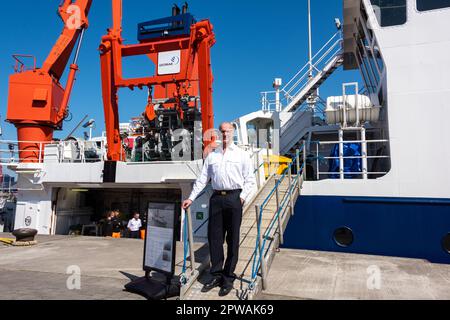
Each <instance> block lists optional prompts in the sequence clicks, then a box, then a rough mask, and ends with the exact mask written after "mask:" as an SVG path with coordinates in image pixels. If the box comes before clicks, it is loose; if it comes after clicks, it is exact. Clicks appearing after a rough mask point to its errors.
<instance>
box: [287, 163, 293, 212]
mask: <svg viewBox="0 0 450 320" xmlns="http://www.w3.org/2000/svg"><path fill="white" fill-rule="evenodd" d="M288 170H289V171H288V179H289V189H288V194H289V209H290V210H291V217H292V216H294V202H293V201H292V192H291V189H292V164H291V165H290V166H289V168H288Z"/></svg>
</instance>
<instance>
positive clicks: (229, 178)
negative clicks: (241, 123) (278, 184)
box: [183, 122, 256, 296]
mask: <svg viewBox="0 0 450 320" xmlns="http://www.w3.org/2000/svg"><path fill="white" fill-rule="evenodd" d="M220 131H221V133H222V147H218V148H216V149H215V150H214V151H213V152H211V153H210V154H209V155H208V157H207V158H206V160H205V163H204V166H203V170H202V173H201V175H200V177H199V178H198V180H197V181H196V182H195V184H194V188H193V191H192V193H191V195H190V197H189V199H187V200H185V201H184V202H183V209H188V208H189V207H190V206H191V205H192V203H193V202H194V201H195V199H196V198H197V197H198V195H199V194H200V193H201V192H202V190H203V189H204V188H205V187H206V185H207V184H208V182H209V181H211V184H212V188H213V190H214V194H213V196H212V197H211V200H210V206H209V225H208V242H209V249H210V257H211V270H210V272H211V274H212V276H213V279H212V281H211V282H209V283H207V284H206V285H205V286H204V288H203V289H202V292H208V291H210V290H211V289H213V288H215V287H218V286H220V287H221V289H220V292H219V295H220V296H226V295H228V294H229V293H230V292H231V290H232V289H233V283H234V280H235V279H236V275H235V274H234V271H235V269H236V265H237V262H238V260H239V242H240V229H241V223H242V212H243V207H244V204H245V203H246V201H249V200H250V199H251V197H252V196H253V194H254V193H255V192H256V178H255V174H254V166H253V164H252V161H251V159H250V155H249V154H248V153H247V152H245V151H244V150H242V149H241V148H239V147H238V146H236V145H235V144H234V142H233V138H234V127H233V125H232V124H231V123H228V122H227V123H223V124H222V125H221V126H220ZM225 239H226V242H227V247H228V251H227V259H226V261H225V265H224V260H225V257H224V252H223V244H224V240H225Z"/></svg>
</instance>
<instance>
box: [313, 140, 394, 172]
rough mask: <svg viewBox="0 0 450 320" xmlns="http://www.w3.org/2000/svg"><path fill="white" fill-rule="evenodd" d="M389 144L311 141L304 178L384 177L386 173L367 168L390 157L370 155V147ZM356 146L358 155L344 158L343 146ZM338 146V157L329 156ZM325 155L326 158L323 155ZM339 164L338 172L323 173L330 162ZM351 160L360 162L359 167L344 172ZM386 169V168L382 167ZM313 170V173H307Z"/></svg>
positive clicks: (360, 141)
mask: <svg viewBox="0 0 450 320" xmlns="http://www.w3.org/2000/svg"><path fill="white" fill-rule="evenodd" d="M388 142H389V140H387V139H378V140H341V141H311V142H310V152H309V155H308V156H307V163H308V164H309V165H310V166H306V167H305V176H307V177H309V176H310V174H314V175H315V180H316V181H318V180H324V179H330V178H332V179H341V180H344V179H357V178H360V179H369V178H370V177H373V176H384V175H386V174H387V173H388V172H387V171H370V170H369V169H368V168H369V167H370V166H369V162H370V161H378V162H379V161H383V160H389V159H390V158H391V157H390V156H389V155H387V154H375V155H374V154H371V153H370V147H369V146H370V145H374V144H378V145H381V146H384V145H386V144H387V143H388ZM348 144H356V145H360V147H361V152H360V154H358V155H352V156H345V155H344V152H343V149H344V146H345V145H348ZM336 146H339V152H338V156H332V155H330V154H331V153H332V149H333V148H335V147H336ZM377 150H383V148H378V149H377ZM324 154H326V156H325V155H324ZM336 160H337V163H338V164H339V171H337V172H336V171H334V172H333V171H323V170H322V168H323V167H326V166H328V167H330V162H332V161H336ZM352 160H360V165H359V166H358V165H357V167H358V168H357V170H356V171H353V172H352V171H345V170H344V168H345V164H346V163H347V162H350V161H352ZM384 167H388V166H384ZM311 168H313V170H314V173H310V172H307V173H306V171H307V170H311Z"/></svg>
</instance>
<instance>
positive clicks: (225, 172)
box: [189, 144, 256, 201]
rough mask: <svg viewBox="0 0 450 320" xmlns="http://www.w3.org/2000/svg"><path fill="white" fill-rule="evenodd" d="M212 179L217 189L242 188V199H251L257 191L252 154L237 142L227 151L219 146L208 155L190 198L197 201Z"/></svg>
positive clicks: (214, 187)
mask: <svg viewBox="0 0 450 320" xmlns="http://www.w3.org/2000/svg"><path fill="white" fill-rule="evenodd" d="M210 180H211V184H212V188H213V189H214V190H217V191H230V190H238V189H242V193H241V199H243V200H245V201H248V200H250V198H251V197H252V196H253V194H254V192H256V178H255V174H254V166H253V164H252V161H251V159H250V155H249V154H248V153H247V152H245V151H244V150H242V149H241V148H239V147H238V146H236V145H235V144H231V145H229V146H228V147H227V148H226V151H225V153H223V149H222V148H217V149H216V150H214V151H213V152H211V153H210V154H209V155H208V157H207V158H206V160H205V164H204V165H203V170H202V173H201V175H200V177H199V178H198V179H197V181H196V182H195V184H194V188H193V191H192V193H191V196H190V197H189V200H191V201H195V199H196V198H197V197H198V195H199V194H200V193H201V192H202V190H203V189H204V188H205V187H206V185H207V184H208V182H209V181H210Z"/></svg>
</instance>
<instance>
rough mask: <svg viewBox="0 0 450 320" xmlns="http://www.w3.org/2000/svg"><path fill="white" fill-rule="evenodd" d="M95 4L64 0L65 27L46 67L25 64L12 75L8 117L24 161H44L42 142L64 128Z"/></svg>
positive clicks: (59, 9) (90, 0)
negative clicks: (80, 55)
mask: <svg viewBox="0 0 450 320" xmlns="http://www.w3.org/2000/svg"><path fill="white" fill-rule="evenodd" d="M91 4H92V0H63V1H62V2H61V4H60V5H59V7H58V14H59V16H60V17H61V19H62V21H63V22H64V29H63V31H62V33H61V35H60V36H59V38H58V40H57V42H56V44H55V45H54V46H53V48H52V50H51V52H50V54H49V55H48V57H47V59H46V60H45V62H44V64H43V66H42V68H36V66H34V68H33V69H32V70H27V69H26V68H23V67H21V68H19V69H18V70H16V73H15V74H13V75H11V76H10V80H9V96H8V114H7V120H8V121H9V122H10V123H13V124H14V125H15V126H16V128H17V136H18V140H19V141H21V142H19V149H20V150H21V151H20V160H21V162H22V161H23V162H37V161H40V159H42V146H43V145H45V143H47V142H50V141H52V139H53V132H54V130H61V129H62V122H63V120H64V118H65V116H66V113H67V106H68V103H69V98H70V94H71V92H72V88H73V84H74V82H75V76H76V72H77V71H78V66H77V60H78V53H79V49H80V46H81V41H82V38H83V34H84V31H85V29H86V28H87V27H88V20H87V15H88V13H89V10H90V7H91ZM77 41H78V46H77ZM75 46H77V48H76V53H75V58H74V61H73V63H72V64H71V65H70V73H69V76H68V80H67V83H66V88H63V87H62V85H61V84H60V83H59V81H60V79H61V77H62V75H63V73H64V70H65V69H66V67H67V64H68V61H69V59H70V56H71V54H72V52H73V50H74V48H75ZM19 64H20V61H19Z"/></svg>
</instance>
